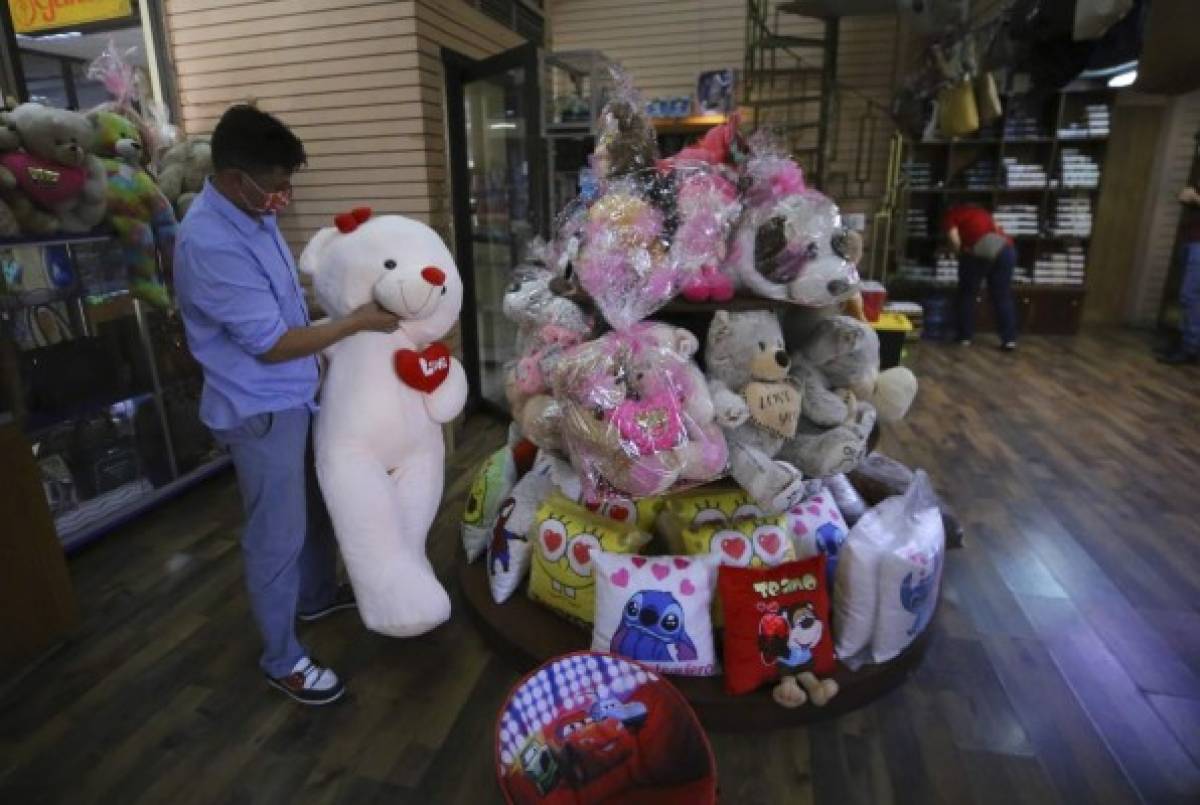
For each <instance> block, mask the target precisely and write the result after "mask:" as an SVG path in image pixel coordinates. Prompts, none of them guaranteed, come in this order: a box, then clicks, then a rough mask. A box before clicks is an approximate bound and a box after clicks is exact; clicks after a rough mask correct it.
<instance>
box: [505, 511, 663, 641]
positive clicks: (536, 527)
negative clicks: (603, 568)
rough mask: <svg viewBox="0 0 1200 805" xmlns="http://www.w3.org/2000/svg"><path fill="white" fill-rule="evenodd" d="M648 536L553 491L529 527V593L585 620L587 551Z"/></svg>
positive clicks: (633, 544) (589, 588)
mask: <svg viewBox="0 0 1200 805" xmlns="http://www.w3.org/2000/svg"><path fill="white" fill-rule="evenodd" d="M649 541H650V537H649V536H648V535H647V534H646V533H644V532H642V531H639V530H638V529H637V528H636V527H635V526H631V525H624V524H621V523H618V522H616V521H614V520H610V519H608V518H605V517H601V516H600V515H598V514H594V513H592V512H590V511H588V510H587V509H585V508H584V507H583V506H580V505H579V504H578V503H574V502H572V501H570V500H568V499H567V498H566V497H564V496H563V495H561V494H558V493H557V492H556V493H555V494H552V495H550V497H548V498H546V500H545V502H544V503H542V505H541V507H540V508H539V509H538V511H537V514H536V515H535V516H534V518H533V525H532V526H531V527H530V529H529V543H530V545H531V546H532V548H533V551H532V552H533V569H532V572H531V573H530V576H529V597H530V598H532V599H533V600H534V601H538V602H539V603H542V604H545V605H546V606H548V607H550V608H551V609H553V610H556V611H557V612H560V613H562V614H564V615H567V616H568V617H571V618H574V619H576V620H580V621H583V622H585V623H591V622H592V618H593V615H594V612H593V610H594V608H595V603H596V583H595V578H594V577H593V575H592V551H593V550H595V549H597V548H602V549H604V550H605V551H608V552H609V553H637V551H638V549H639V548H641V547H642V546H643V545H645V544H646V543H647V542H649Z"/></svg>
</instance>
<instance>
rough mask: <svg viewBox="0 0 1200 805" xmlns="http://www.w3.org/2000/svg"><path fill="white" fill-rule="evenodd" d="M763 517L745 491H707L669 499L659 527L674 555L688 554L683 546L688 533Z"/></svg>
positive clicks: (710, 489)
mask: <svg viewBox="0 0 1200 805" xmlns="http://www.w3.org/2000/svg"><path fill="white" fill-rule="evenodd" d="M762 516H763V511H762V509H761V508H759V506H758V504H756V503H755V502H754V501H752V500H751V499H750V496H749V495H748V494H747V493H746V491H745V490H744V489H742V488H741V487H729V488H726V489H719V488H718V489H714V488H712V487H704V488H702V489H692V490H689V491H687V492H681V493H679V494H676V495H671V496H670V497H668V498H666V500H665V501H664V503H663V507H662V514H660V515H659V517H658V521H657V526H658V533H659V534H661V535H662V537H663V539H664V540H666V542H667V547H668V548H669V549H670V551H671V553H688V551H687V550H686V549H685V548H684V545H683V531H684V529H687V528H692V529H694V528H700V527H702V526H706V525H714V524H719V525H724V524H727V523H732V522H735V521H740V520H750V519H755V518H759V517H762Z"/></svg>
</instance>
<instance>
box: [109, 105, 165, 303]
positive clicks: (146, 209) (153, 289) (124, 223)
mask: <svg viewBox="0 0 1200 805" xmlns="http://www.w3.org/2000/svg"><path fill="white" fill-rule="evenodd" d="M91 122H92V126H93V127H94V129H95V138H94V140H93V142H92V148H93V151H94V153H95V154H96V156H97V157H98V158H99V159H100V161H101V163H103V165H104V170H105V173H106V175H107V177H108V183H107V188H108V194H107V210H108V220H109V223H111V224H112V227H113V229H114V230H115V231H116V233H117V237H118V238H119V239H120V241H121V247H122V251H123V252H124V256H125V267H126V270H127V271H128V272H129V286H130V289H131V290H132V291H133V294H134V296H136V297H138V298H139V299H142V300H143V301H146V302H148V303H150V304H152V305H154V306H156V307H159V308H167V307H169V306H170V304H171V296H170V293H169V292H168V290H167V288H166V285H164V283H163V280H162V273H161V272H160V271H159V256H160V255H161V257H162V264H163V266H164V268H166V269H167V272H168V274H169V272H170V266H171V259H172V256H173V254H174V252H175V230H176V227H177V223H176V220H175V211H174V210H173V209H172V208H171V202H170V201H168V200H167V197H166V196H165V195H163V193H162V191H161V190H159V187H158V185H157V184H155V182H154V179H152V178H151V177H150V174H149V173H147V172H146V170H145V168H143V167H142V165H143V163H144V159H145V152H146V150H147V149H146V146H145V144H144V143H142V140H141V132H140V130H139V127H138V125H137V123H135V122H134V121H133V120H130V119H129V118H127V117H125V116H124V115H119V114H117V113H116V112H107V111H101V112H93V113H92V114H91Z"/></svg>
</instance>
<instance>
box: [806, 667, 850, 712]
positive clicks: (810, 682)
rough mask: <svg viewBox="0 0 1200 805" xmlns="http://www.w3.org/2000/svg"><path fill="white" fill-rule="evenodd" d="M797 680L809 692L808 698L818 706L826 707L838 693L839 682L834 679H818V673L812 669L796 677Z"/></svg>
mask: <svg viewBox="0 0 1200 805" xmlns="http://www.w3.org/2000/svg"><path fill="white" fill-rule="evenodd" d="M796 679H797V681H799V683H800V684H801V685H802V686H803V687H804V690H805V691H806V692H807V694H808V698H809V699H811V700H812V703H813V704H815V705H816V706H817V707H824V706H825V705H827V704H829V702H830V700H831V699H833V697H834V696H836V695H837V694H838V690H839V688H838V683H837V682H835V681H833V680H832V679H818V678H817V675H816V674H814V673H813V672H812V671H805V672H804V673H802V674H800V675H799V676H798V677H796Z"/></svg>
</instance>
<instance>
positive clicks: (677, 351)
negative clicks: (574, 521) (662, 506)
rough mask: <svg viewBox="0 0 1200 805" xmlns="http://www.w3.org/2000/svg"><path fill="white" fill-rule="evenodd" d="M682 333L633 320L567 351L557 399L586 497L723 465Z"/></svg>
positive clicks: (708, 403)
mask: <svg viewBox="0 0 1200 805" xmlns="http://www.w3.org/2000/svg"><path fill="white" fill-rule="evenodd" d="M698 346H699V344H698V342H697V341H696V339H695V336H693V335H692V334H691V333H689V332H687V331H686V330H683V329H679V328H675V327H670V326H668V325H665V324H657V323H645V324H638V325H635V326H634V327H632V328H631V329H630V330H627V331H625V332H620V333H618V332H613V333H608V334H607V335H604V336H602V337H600V338H598V339H595V340H594V341H589V342H586V343H584V344H580V345H579V346H576V347H573V348H572V349H570V350H568V352H567V354H566V355H564V357H563V358H562V360H561V361H560V362H559V364H558V367H557V370H556V373H555V378H554V388H555V397H556V400H557V402H558V404H559V406H560V407H561V411H562V414H561V427H562V432H563V443H564V446H565V448H566V450H567V452H568V454H569V455H570V457H571V461H572V463H573V464H574V465H575V467H576V469H577V470H579V472H580V476H581V479H582V481H583V487H584V492H585V494H586V495H587V496H588V497H589V498H601V497H604V496H605V495H606V493H607V494H611V493H612V492H613V491H616V492H619V493H624V494H630V495H634V496H635V497H649V496H653V495H659V494H662V493H663V492H666V491H667V490H669V489H671V488H673V487H676V486H677V485H691V484H695V483H702V482H705V481H709V480H712V479H713V478H715V477H717V476H718V475H720V474H721V473H722V472H723V471H724V469H725V464H726V461H727V459H728V454H727V448H726V445H725V437H724V433H723V432H722V431H721V429H720V428H719V427H717V426H716V425H715V422H714V417H715V412H714V408H713V404H712V399H711V398H710V397H709V395H708V389H707V385H706V383H705V382H704V376H703V374H702V373H701V372H700V370H699V368H697V367H696V365H695V363H694V362H693V361H692V360H691V356H692V355H693V354H694V353H695V352H696V350H697V349H698Z"/></svg>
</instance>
